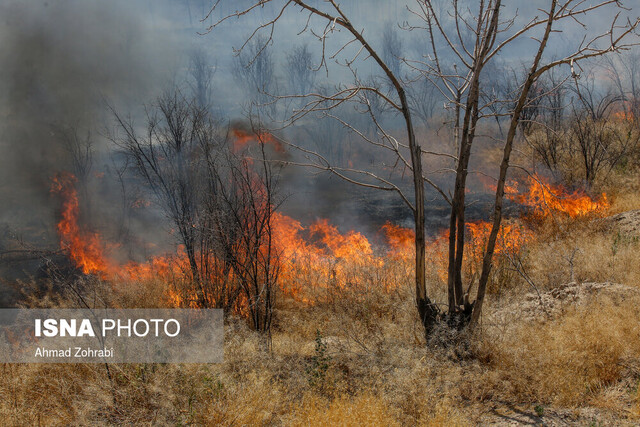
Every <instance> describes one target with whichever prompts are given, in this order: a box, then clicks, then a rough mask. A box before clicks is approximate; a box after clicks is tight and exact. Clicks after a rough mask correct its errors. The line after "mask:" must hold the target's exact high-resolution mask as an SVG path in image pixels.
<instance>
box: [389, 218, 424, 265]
mask: <svg viewBox="0 0 640 427" xmlns="http://www.w3.org/2000/svg"><path fill="white" fill-rule="evenodd" d="M382 232H383V233H384V235H385V237H386V240H387V243H388V245H389V255H391V256H393V257H397V258H400V259H404V260H408V259H411V258H413V256H414V254H415V246H414V242H415V237H416V233H415V232H414V231H413V230H411V229H409V228H403V227H400V226H397V225H394V224H392V223H390V222H388V221H387V223H386V224H384V225H383V226H382Z"/></svg>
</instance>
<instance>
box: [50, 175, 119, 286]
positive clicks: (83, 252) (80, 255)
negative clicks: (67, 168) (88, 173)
mask: <svg viewBox="0 0 640 427" xmlns="http://www.w3.org/2000/svg"><path fill="white" fill-rule="evenodd" d="M75 183H76V178H75V176H73V175H72V174H70V173H67V172H63V173H59V174H58V175H56V176H55V177H54V178H53V183H52V184H51V192H52V193H55V194H58V195H60V196H61V197H62V199H63V202H62V212H61V219H60V221H59V222H58V225H57V229H58V234H59V235H60V246H61V247H62V249H63V250H66V251H68V253H69V257H70V258H71V260H72V261H73V262H74V263H75V265H76V266H77V267H78V268H79V269H80V270H82V272H83V273H84V274H96V275H98V276H100V277H103V278H104V277H106V276H107V274H108V273H109V271H110V270H111V268H112V266H111V265H110V263H109V262H108V261H107V259H106V258H105V256H104V246H103V244H102V242H101V241H100V236H99V235H98V234H96V233H91V232H89V231H86V230H83V229H81V227H80V225H79V224H78V215H79V214H80V204H79V201H78V192H77V190H76V188H75Z"/></svg>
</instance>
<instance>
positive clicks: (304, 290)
mask: <svg viewBox="0 0 640 427" xmlns="http://www.w3.org/2000/svg"><path fill="white" fill-rule="evenodd" d="M234 133H235V134H236V137H237V143H239V144H241V145H242V144H246V143H248V142H249V141H251V140H255V138H260V139H259V140H261V141H265V142H266V141H268V138H266V137H264V138H263V137H259V136H256V135H249V134H246V133H242V132H241V131H234ZM263 143H264V142H263ZM75 184H76V178H75V177H74V176H73V175H72V174H69V173H64V172H63V173H60V174H58V175H56V176H55V177H54V178H53V182H52V185H51V191H52V193H54V194H56V195H58V196H60V197H61V199H62V204H61V215H60V217H61V218H60V221H59V222H58V224H57V230H58V233H59V236H60V246H61V248H62V249H63V250H64V251H65V252H67V253H68V256H69V259H70V260H71V261H72V262H73V263H74V264H75V265H76V267H77V268H78V269H79V270H80V271H82V272H83V273H84V274H94V275H96V276H98V277H100V278H101V279H103V280H109V281H140V282H142V281H146V280H151V279H154V278H160V279H161V280H162V281H163V282H168V283H175V282H176V280H181V278H182V279H184V278H188V275H189V273H190V265H189V262H188V257H187V255H186V251H185V249H184V247H179V248H178V250H177V252H176V253H175V254H172V255H165V256H158V257H154V258H152V259H150V260H149V261H147V262H144V263H136V262H133V261H131V262H127V263H124V264H123V263H119V262H117V261H116V257H115V256H112V253H113V250H114V248H113V247H114V245H109V244H107V243H106V242H105V241H104V240H103V239H102V238H101V236H100V235H99V234H98V233H95V232H92V231H89V230H88V229H86V228H85V227H83V226H81V225H80V222H79V214H80V207H79V200H78V193H77V191H76V188H75ZM505 193H506V197H507V198H509V199H510V200H513V201H514V202H517V203H520V204H521V205H523V206H527V207H529V208H531V210H532V212H533V215H535V216H537V217H547V216H549V215H551V214H553V213H556V212H560V213H563V214H566V215H567V216H569V217H572V218H573V217H578V216H582V215H588V214H592V213H598V212H603V211H604V210H606V209H607V208H608V206H609V204H608V201H607V198H606V195H605V194H603V195H602V196H601V197H600V198H599V199H597V200H596V199H592V198H591V197H589V196H587V195H586V194H584V193H582V192H578V191H576V192H572V193H570V192H567V191H566V190H565V189H564V188H562V187H560V186H552V185H549V184H548V183H546V182H544V181H542V180H541V179H540V178H539V177H534V178H530V179H529V180H528V181H527V182H526V187H525V185H523V184H521V185H518V184H517V183H509V185H507V186H506V189H505ZM147 203H148V202H146V201H144V200H142V199H141V200H140V201H139V203H138V201H136V203H135V204H136V205H141V206H146V205H147ZM524 224H526V222H519V221H517V220H512V221H503V224H502V226H501V228H500V231H499V234H498V239H497V242H496V247H495V251H494V253H495V255H496V257H502V256H506V255H509V254H512V253H515V252H517V251H519V250H521V249H522V248H523V247H524V245H525V244H527V243H528V242H531V241H532V240H533V239H534V233H533V232H532V230H531V229H529V228H527V226H525V225H524ZM271 225H272V229H273V246H274V249H275V251H276V252H277V253H278V255H279V256H280V259H281V265H280V273H279V282H280V283H279V286H280V288H281V290H282V291H283V292H284V293H285V294H286V295H289V296H291V297H293V298H294V299H296V300H298V301H301V302H305V303H309V304H314V303H316V302H317V301H319V300H320V298H322V295H330V294H331V293H330V292H326V291H327V290H329V289H337V290H341V289H342V290H343V289H349V288H363V287H364V288H363V290H364V291H366V286H379V287H381V289H384V290H385V291H391V290H393V289H395V288H396V287H397V286H398V285H399V283H398V280H397V276H396V277H391V278H389V277H384V276H383V274H382V273H381V271H387V270H390V269H393V268H396V266H400V268H401V269H402V270H401V271H402V274H411V265H412V261H413V258H414V256H415V249H414V240H415V232H414V231H413V230H412V229H409V228H403V227H400V226H397V225H394V224H392V223H390V222H387V223H386V224H384V225H383V226H382V227H381V230H380V231H381V234H382V236H383V237H384V239H385V242H386V245H385V246H384V247H383V248H380V250H378V249H377V248H374V245H373V244H372V243H371V242H370V241H369V240H368V239H367V237H365V235H363V234H362V233H360V232H357V231H354V230H351V231H346V232H341V231H340V230H339V229H338V227H336V226H335V225H333V224H331V223H330V222H329V221H328V220H327V219H320V220H317V221H316V222H314V223H312V224H311V225H309V226H307V227H305V226H303V225H302V224H301V223H300V222H299V221H297V220H295V219H293V218H291V217H289V216H286V215H284V214H282V213H280V212H275V213H273V216H272V224H271ZM491 226H492V225H491V223H490V222H486V221H473V222H468V223H467V224H466V231H467V242H468V248H469V249H468V250H467V251H466V254H467V255H468V256H467V257H466V259H465V266H466V267H465V268H467V271H472V273H473V271H475V270H474V269H476V268H477V265H479V263H480V262H481V260H482V256H483V254H484V251H485V250H486V242H487V239H488V236H489V233H490V231H491ZM529 226H530V225H529ZM448 241H449V230H448V229H447V230H442V231H441V232H440V233H438V234H437V235H436V236H435V237H432V238H430V239H428V240H427V258H428V266H429V268H431V269H433V271H434V272H435V274H436V275H437V277H438V278H439V279H440V281H442V282H445V281H446V279H447V270H448V268H447V263H448V255H447V250H448ZM203 256H204V257H205V258H206V257H210V258H206V259H207V260H208V262H209V265H210V266H211V267H210V268H209V269H208V270H207V273H206V274H207V275H210V276H207V279H208V280H234V278H233V277H232V276H233V273H229V272H228V271H224V272H223V271H222V270H221V269H220V268H219V267H218V265H220V264H221V263H218V262H216V261H217V260H216V259H215V258H213V256H212V255H210V254H204V255H203ZM198 262H204V261H203V260H202V259H201V260H200V261H198ZM474 266H475V267H474ZM381 267H384V268H381ZM308 284H312V286H308ZM166 296H167V301H169V303H170V304H173V305H175V306H194V305H197V304H201V303H202V302H203V301H206V303H207V304H214V303H215V301H213V300H212V298H213V297H212V296H206V295H205V296H202V295H200V294H198V293H197V292H196V291H195V290H194V292H193V293H192V294H189V295H187V294H185V292H179V291H177V289H176V288H175V287H174V286H173V285H171V286H169V287H168V289H167V291H166ZM239 304H242V302H240V303H239Z"/></svg>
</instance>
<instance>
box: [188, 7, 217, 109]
mask: <svg viewBox="0 0 640 427" xmlns="http://www.w3.org/2000/svg"><path fill="white" fill-rule="evenodd" d="M187 4H188V3H187ZM189 65H190V66H189V77H190V81H189V85H190V86H191V90H192V91H193V95H194V97H195V99H196V101H197V102H198V105H199V106H200V107H201V108H210V107H211V97H212V93H211V90H212V87H211V84H212V80H213V75H214V74H215V67H214V66H213V65H212V64H211V61H210V58H209V56H208V55H207V53H206V52H205V51H204V50H203V49H202V48H196V49H194V50H192V51H191V53H190V54H189Z"/></svg>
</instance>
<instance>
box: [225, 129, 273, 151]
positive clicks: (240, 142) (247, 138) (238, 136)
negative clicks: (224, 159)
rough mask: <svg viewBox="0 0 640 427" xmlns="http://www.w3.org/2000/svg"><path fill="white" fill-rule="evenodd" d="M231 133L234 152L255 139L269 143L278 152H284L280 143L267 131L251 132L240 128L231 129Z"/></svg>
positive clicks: (261, 142)
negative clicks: (233, 139)
mask: <svg viewBox="0 0 640 427" xmlns="http://www.w3.org/2000/svg"><path fill="white" fill-rule="evenodd" d="M231 134H232V135H233V137H234V138H235V141H234V143H233V151H234V152H236V153H237V152H239V151H241V150H242V149H243V148H245V147H246V146H247V144H249V143H250V142H251V141H257V142H258V143H260V144H269V145H271V146H272V147H273V149H274V150H275V151H276V152H278V153H284V151H285V150H284V146H283V145H282V143H281V142H280V141H278V140H277V139H275V138H274V137H273V135H271V134H270V133H268V132H258V133H251V132H247V131H244V130H242V129H233V130H232V131H231Z"/></svg>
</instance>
